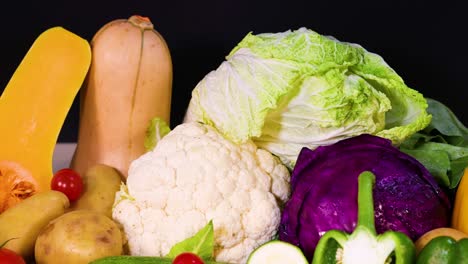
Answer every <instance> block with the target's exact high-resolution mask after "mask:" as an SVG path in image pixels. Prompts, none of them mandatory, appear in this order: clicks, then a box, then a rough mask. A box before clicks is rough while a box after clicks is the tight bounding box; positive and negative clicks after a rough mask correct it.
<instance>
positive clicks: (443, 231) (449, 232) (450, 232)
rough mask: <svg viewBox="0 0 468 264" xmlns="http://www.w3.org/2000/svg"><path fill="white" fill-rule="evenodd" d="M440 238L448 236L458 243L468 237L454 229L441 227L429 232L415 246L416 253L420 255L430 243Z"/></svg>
mask: <svg viewBox="0 0 468 264" xmlns="http://www.w3.org/2000/svg"><path fill="white" fill-rule="evenodd" d="M439 236H448V237H451V238H453V239H455V240H456V241H458V240H460V239H462V238H468V235H467V234H465V233H463V232H461V231H459V230H457V229H454V228H450V227H440V228H436V229H432V230H431V231H428V232H427V233H425V234H423V235H422V236H421V237H420V238H419V239H418V240H416V242H415V243H414V245H415V246H416V252H417V253H418V254H419V252H421V250H422V249H423V248H424V247H425V246H426V245H427V243H429V242H430V241H431V240H432V239H433V238H436V237H439Z"/></svg>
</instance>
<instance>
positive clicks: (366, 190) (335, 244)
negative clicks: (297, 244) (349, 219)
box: [312, 171, 416, 264]
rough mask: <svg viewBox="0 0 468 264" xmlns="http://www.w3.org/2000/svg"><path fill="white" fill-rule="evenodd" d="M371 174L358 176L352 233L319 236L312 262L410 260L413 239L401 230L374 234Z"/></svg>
mask: <svg viewBox="0 0 468 264" xmlns="http://www.w3.org/2000/svg"><path fill="white" fill-rule="evenodd" d="M374 183H375V175H374V174H373V173H372V172H369V171H365V172H363V173H361V174H360V175H359V178H358V222H357V226H356V228H355V229H354V231H353V233H351V234H347V233H345V232H342V231H339V230H330V231H328V232H326V233H325V234H324V235H323V236H322V237H321V238H320V240H319V242H318V244H317V247H316V249H315V252H314V258H313V260H312V264H328V263H339V264H354V263H356V264H357V263H359V264H364V263H373V264H378V263H381V264H389V263H395V264H406V263H414V261H415V260H416V250H415V246H414V243H413V241H412V240H411V239H410V238H409V237H408V236H406V235H405V234H403V233H400V232H394V231H387V232H385V233H383V234H381V235H377V232H376V230H375V223H374V221H375V220H374V199H373V196H372V190H373V187H374Z"/></svg>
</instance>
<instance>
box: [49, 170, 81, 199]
mask: <svg viewBox="0 0 468 264" xmlns="http://www.w3.org/2000/svg"><path fill="white" fill-rule="evenodd" d="M50 187H51V189H52V190H55V191H59V192H62V193H64V194H65V195H66V196H67V197H68V199H69V200H70V202H73V201H76V200H77V199H78V198H80V195H81V192H82V191H83V180H82V179H81V176H80V175H79V174H78V173H77V172H76V171H74V170H72V169H69V168H65V169H61V170H59V171H57V172H56V173H55V174H54V177H53V178H52V182H51V185H50Z"/></svg>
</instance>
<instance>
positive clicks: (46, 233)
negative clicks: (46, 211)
mask: <svg viewBox="0 0 468 264" xmlns="http://www.w3.org/2000/svg"><path fill="white" fill-rule="evenodd" d="M34 250H35V257H36V263H38V264H55V263H67V264H81V263H83V264H85V263H86V264H87V263H89V262H91V261H93V260H96V259H98V258H102V257H106V256H117V255H121V254H122V232H121V231H120V229H119V227H118V225H117V224H116V223H115V222H114V221H113V220H111V219H110V218H108V217H107V216H105V215H103V214H101V213H97V212H94V211H90V210H77V211H71V212H68V213H66V214H64V215H62V216H60V217H58V218H56V219H54V220H53V221H51V222H50V223H49V224H48V225H47V226H46V227H45V228H44V229H43V230H42V231H41V233H40V234H39V237H38V238H37V240H36V244H35V248H34Z"/></svg>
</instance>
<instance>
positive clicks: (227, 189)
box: [113, 122, 290, 263]
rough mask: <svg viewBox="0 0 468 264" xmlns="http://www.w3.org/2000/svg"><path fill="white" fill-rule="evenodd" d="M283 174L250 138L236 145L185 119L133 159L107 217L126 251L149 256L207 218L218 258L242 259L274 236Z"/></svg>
mask: <svg viewBox="0 0 468 264" xmlns="http://www.w3.org/2000/svg"><path fill="white" fill-rule="evenodd" d="M289 176H290V175H289V171H288V170H287V168H286V167H285V166H284V165H283V164H282V163H281V162H280V161H279V159H278V158H276V157H275V156H273V155H272V154H271V153H269V152H267V151H265V150H263V149H259V148H257V146H256V145H255V144H254V143H253V142H252V141H247V142H246V143H243V144H236V143H234V142H232V141H230V140H228V139H226V138H225V137H224V136H222V135H221V134H220V133H219V132H218V131H217V130H215V129H214V128H213V127H211V126H208V125H204V124H200V123H196V122H191V123H184V124H181V125H178V126H177V127H176V128H174V129H173V130H172V131H171V132H170V133H169V134H167V135H166V136H165V137H164V138H162V139H161V141H160V142H158V144H157V145H156V147H155V148H154V149H153V150H152V151H149V152H147V153H145V154H143V155H142V156H140V157H139V158H137V159H136V160H134V161H133V162H132V163H131V165H130V168H129V172H128V178H127V185H126V186H123V188H122V189H121V190H120V191H119V192H117V194H116V200H115V204H114V207H113V218H114V220H116V221H117V222H119V223H120V224H121V225H122V227H123V229H124V232H125V235H126V239H127V241H128V248H129V251H130V254H132V255H147V256H148V255H152V256H164V255H166V254H167V253H169V250H170V249H171V247H172V246H173V245H175V244H176V243H178V242H180V241H182V240H184V239H186V238H188V237H190V236H193V235H194V234H195V233H196V232H197V231H198V230H200V229H201V228H203V227H204V226H205V225H206V224H207V223H208V222H209V221H210V220H212V221H213V226H214V234H215V235H214V236H215V258H216V260H217V261H225V262H230V263H245V261H246V260H247V257H248V255H249V254H250V253H251V251H252V250H254V249H255V248H256V247H257V246H259V245H260V244H263V243H265V242H267V241H269V240H271V239H272V238H273V237H274V236H275V235H276V232H277V228H278V225H279V223H280V213H281V212H280V208H281V206H282V205H283V204H284V203H285V202H286V200H287V199H288V198H289V195H290V184H289Z"/></svg>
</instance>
